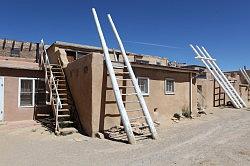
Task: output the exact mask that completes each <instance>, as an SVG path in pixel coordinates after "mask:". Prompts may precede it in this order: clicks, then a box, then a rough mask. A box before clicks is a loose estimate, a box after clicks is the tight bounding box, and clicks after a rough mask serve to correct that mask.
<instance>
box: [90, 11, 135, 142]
mask: <svg viewBox="0 0 250 166" xmlns="http://www.w3.org/2000/svg"><path fill="white" fill-rule="evenodd" d="M92 13H93V16H94V20H95V24H96V28H97V31H98V34H99V38H100V41H101V44H102V48H103V52H104V57H105V63H106V65H107V69H108V72H109V74H110V78H111V83H112V87H113V89H114V94H115V98H116V101H117V106H118V109H119V112H120V114H121V119H122V122H123V125H124V129H125V132H126V133H127V138H128V141H129V143H131V144H134V143H135V137H134V134H133V130H132V127H131V125H130V122H129V118H128V115H127V113H126V110H125V106H124V104H123V100H122V96H121V92H120V89H119V87H118V83H117V80H116V77H115V72H114V69H113V66H112V62H111V60H110V55H109V51H108V47H107V44H106V41H105V38H104V35H103V32H102V28H101V25H100V22H99V19H98V16H97V13H96V11H95V9H94V8H92Z"/></svg>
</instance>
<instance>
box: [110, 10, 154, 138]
mask: <svg viewBox="0 0 250 166" xmlns="http://www.w3.org/2000/svg"><path fill="white" fill-rule="evenodd" d="M108 19H109V22H110V24H111V27H112V30H113V32H114V34H115V37H116V39H117V42H118V44H119V46H120V50H121V52H122V56H123V59H124V62H125V65H126V66H127V70H128V71H129V76H130V78H131V79H132V83H133V85H134V87H135V92H136V94H137V97H138V100H139V102H140V105H141V107H142V110H143V114H144V116H145V118H146V121H147V123H148V125H149V130H150V132H151V133H152V137H153V139H156V138H157V132H156V129H155V127H154V123H153V121H152V119H151V116H150V113H149V111H148V108H147V105H146V102H145V100H144V98H143V96H142V93H141V90H140V88H139V85H138V81H137V79H136V77H135V74H134V71H133V69H132V66H131V64H130V62H129V59H128V57H127V54H126V51H125V48H124V46H123V43H122V40H121V38H120V36H119V34H118V32H117V29H116V27H115V24H114V22H113V20H112V17H111V15H110V14H108Z"/></svg>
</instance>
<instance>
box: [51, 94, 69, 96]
mask: <svg viewBox="0 0 250 166" xmlns="http://www.w3.org/2000/svg"><path fill="white" fill-rule="evenodd" d="M52 95H53V96H55V95H56V93H53V94H52ZM67 95H68V94H67V93H59V96H67Z"/></svg>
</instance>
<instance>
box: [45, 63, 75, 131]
mask: <svg viewBox="0 0 250 166" xmlns="http://www.w3.org/2000/svg"><path fill="white" fill-rule="evenodd" d="M50 66H51V72H52V74H53V76H54V79H55V81H56V85H54V84H52V102H53V104H52V107H54V108H52V109H53V110H56V108H55V107H56V86H57V91H58V95H59V97H60V100H61V105H62V107H61V108H59V109H58V115H57V118H58V128H57V127H56V128H57V129H56V131H55V132H56V134H58V135H65V134H70V133H74V132H77V130H76V128H75V127H74V121H73V118H72V113H71V110H72V101H71V100H72V99H71V98H70V94H69V92H68V89H67V82H66V78H65V75H64V72H63V69H62V67H61V65H60V64H51V65H50ZM47 75H48V78H50V77H51V74H50V71H49V70H47ZM69 98H70V99H69ZM70 101H71V103H70ZM54 112H55V111H54ZM54 116H56V115H54Z"/></svg>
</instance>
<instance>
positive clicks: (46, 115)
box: [36, 114, 51, 117]
mask: <svg viewBox="0 0 250 166" xmlns="http://www.w3.org/2000/svg"><path fill="white" fill-rule="evenodd" d="M36 116H42V117H50V116H51V115H50V114H36Z"/></svg>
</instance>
